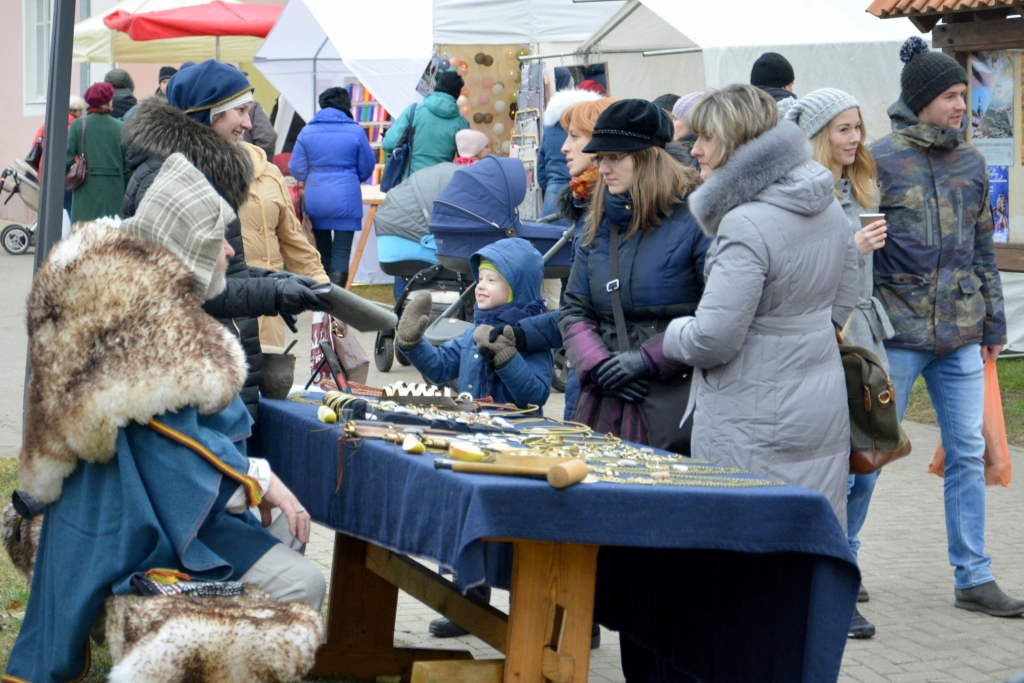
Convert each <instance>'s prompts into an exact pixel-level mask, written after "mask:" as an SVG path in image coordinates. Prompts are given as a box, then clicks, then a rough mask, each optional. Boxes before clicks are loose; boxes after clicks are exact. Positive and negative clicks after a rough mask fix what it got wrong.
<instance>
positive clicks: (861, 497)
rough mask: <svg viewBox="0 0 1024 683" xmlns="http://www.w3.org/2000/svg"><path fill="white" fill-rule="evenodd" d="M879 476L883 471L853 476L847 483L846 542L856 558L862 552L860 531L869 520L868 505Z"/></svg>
mask: <svg viewBox="0 0 1024 683" xmlns="http://www.w3.org/2000/svg"><path fill="white" fill-rule="evenodd" d="M879 474H881V470H879V471H878V472H872V473H871V474H851V475H850V478H849V480H848V481H847V483H846V540H847V541H849V543H850V552H852V553H853V556H854V558H856V557H857V551H858V550H860V530H861V529H862V528H863V527H864V520H866V519H867V518H868V505H870V503H871V494H872V493H874V491H875V482H876V481H878V475H879Z"/></svg>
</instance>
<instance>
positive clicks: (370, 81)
mask: <svg viewBox="0 0 1024 683" xmlns="http://www.w3.org/2000/svg"><path fill="white" fill-rule="evenodd" d="M431 14H432V11H431V5H430V3H428V2H419V1H418V0H417V1H413V2H404V3H402V7H401V9H396V10H395V11H393V12H389V13H388V17H387V29H386V30H384V29H383V28H381V29H380V30H377V29H375V28H374V27H378V26H380V25H381V24H380V21H381V15H380V8H379V7H378V6H376V5H374V4H373V3H367V2H362V1H360V0H290V1H289V2H288V4H287V5H286V6H285V8H284V10H283V11H282V12H281V17H280V18H279V19H278V20H277V23H276V24H275V25H274V28H273V29H272V30H271V31H270V34H269V35H268V36H267V39H266V40H265V41H264V43H263V46H262V47H261V48H260V49H259V51H258V52H257V53H256V56H255V57H253V60H252V62H253V66H255V67H256V68H257V69H259V70H260V73H262V74H263V75H264V76H265V77H266V79H267V80H268V81H270V83H271V84H272V85H273V86H274V87H275V88H277V90H278V91H280V92H281V94H282V95H284V97H285V99H287V100H288V101H289V102H290V103H291V104H292V106H294V107H295V110H296V111H297V112H298V113H299V116H301V117H302V118H304V119H305V120H307V121H308V120H310V119H311V118H313V114H314V113H316V109H317V108H318V107H317V106H316V98H317V95H318V94H319V93H320V92H322V91H323V90H325V89H326V88H330V87H332V86H335V85H338V86H340V85H343V84H344V83H345V82H346V79H348V80H351V79H353V78H356V79H358V80H359V81H360V82H361V83H362V84H363V85H364V86H365V87H366V88H367V89H368V90H369V91H370V92H371V93H373V96H374V97H375V98H376V99H377V100H378V101H379V102H380V103H381V104H383V105H384V108H385V109H387V110H388V111H389V112H394V113H395V114H396V115H397V113H399V112H401V111H402V110H403V109H405V108H406V107H407V106H409V105H410V104H412V103H413V102H417V101H420V100H422V97H421V96H420V95H418V94H417V93H416V84H417V83H418V82H419V80H420V77H421V76H422V75H423V71H424V70H425V69H426V67H427V64H428V63H429V61H430V56H431V54H432V53H433V41H432V39H431V35H430V26H431Z"/></svg>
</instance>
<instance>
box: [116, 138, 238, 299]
mask: <svg viewBox="0 0 1024 683" xmlns="http://www.w3.org/2000/svg"><path fill="white" fill-rule="evenodd" d="M234 218H235V212H234V211H232V209H231V207H230V206H228V203H227V202H225V201H224V199H223V198H221V196H220V195H219V194H217V191H216V190H214V189H213V186H212V185H210V182H209V181H208V180H207V179H206V176H204V175H203V174H202V172H200V171H199V169H197V168H196V167H195V166H193V165H192V164H190V163H189V161H188V159H186V158H185V156H184V155H182V154H172V155H171V156H169V157H167V160H166V161H164V163H163V165H161V167H160V172H159V173H157V175H156V178H154V179H153V184H152V185H151V186H150V188H149V190H147V191H146V195H145V196H144V197H143V198H142V202H141V203H140V204H139V208H138V211H136V213H135V215H134V216H132V217H131V218H126V219H125V220H123V221H121V229H122V230H124V231H126V232H127V233H128V234H130V235H133V236H135V237H138V238H140V239H143V240H146V241H147V242H150V243H152V244H156V245H159V246H161V247H163V248H164V249H167V250H168V251H169V252H171V253H172V254H174V255H175V256H177V257H178V258H180V259H181V260H182V261H184V262H185V265H186V266H187V267H188V269H189V270H190V271H192V280H193V282H194V283H195V285H196V290H197V291H198V292H200V293H203V292H205V291H206V289H207V287H209V285H210V280H212V279H213V271H214V269H215V268H216V267H217V260H218V259H219V258H220V253H221V250H222V249H223V247H224V234H225V232H226V230H227V227H228V223H230V222H231V221H232V220H234Z"/></svg>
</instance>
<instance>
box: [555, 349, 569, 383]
mask: <svg viewBox="0 0 1024 683" xmlns="http://www.w3.org/2000/svg"><path fill="white" fill-rule="evenodd" d="M568 382H569V359H568V357H566V355H565V349H558V350H557V351H555V372H554V374H553V375H552V376H551V388H552V389H554V390H555V391H557V392H558V393H560V394H564V393H565V385H566V384H567V383H568Z"/></svg>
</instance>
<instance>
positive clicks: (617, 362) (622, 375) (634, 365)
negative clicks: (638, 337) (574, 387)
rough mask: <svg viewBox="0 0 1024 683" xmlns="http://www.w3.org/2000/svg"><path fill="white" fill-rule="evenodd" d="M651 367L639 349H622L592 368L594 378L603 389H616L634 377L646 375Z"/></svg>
mask: <svg viewBox="0 0 1024 683" xmlns="http://www.w3.org/2000/svg"><path fill="white" fill-rule="evenodd" d="M650 374H651V368H650V366H649V365H647V359H646V358H645V357H644V352H643V351H641V350H640V349H632V350H630V351H623V352H622V353H620V354H618V355H616V356H612V357H611V358H609V359H608V360H606V361H603V362H602V363H601V364H600V365H598V366H597V368H595V369H594V380H595V381H596V382H597V383H598V384H600V385H601V388H602V389H604V390H605V391H611V390H613V389H618V388H619V387H621V386H623V385H625V384H626V383H628V382H630V381H631V380H634V379H641V378H643V377H648V376H650Z"/></svg>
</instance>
